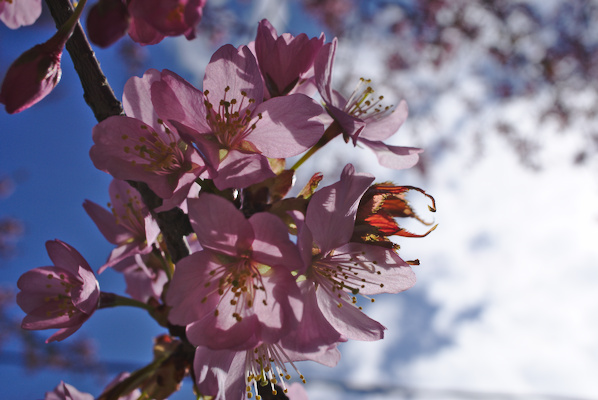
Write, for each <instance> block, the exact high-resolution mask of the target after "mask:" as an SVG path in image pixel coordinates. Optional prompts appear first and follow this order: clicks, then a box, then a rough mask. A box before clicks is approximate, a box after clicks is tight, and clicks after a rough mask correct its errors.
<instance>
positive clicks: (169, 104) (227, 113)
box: [152, 45, 324, 190]
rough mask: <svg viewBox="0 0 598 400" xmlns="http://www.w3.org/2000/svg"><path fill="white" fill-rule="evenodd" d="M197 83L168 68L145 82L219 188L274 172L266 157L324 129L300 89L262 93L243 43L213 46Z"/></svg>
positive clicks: (296, 150) (297, 146) (318, 110)
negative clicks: (272, 94)
mask: <svg viewBox="0 0 598 400" xmlns="http://www.w3.org/2000/svg"><path fill="white" fill-rule="evenodd" d="M203 88H204V91H203V92H201V91H199V90H198V89H196V88H194V87H193V86H192V85H191V84H189V83H188V82H187V81H185V80H184V79H183V78H181V77H179V76H178V75H176V74H174V73H173V72H170V71H166V70H165V71H162V79H161V80H160V81H158V82H156V83H154V84H153V85H152V101H153V104H154V106H155V108H156V111H157V113H158V115H159V116H160V117H161V118H162V119H163V120H165V121H169V122H170V123H171V124H173V125H174V126H175V127H176V128H177V130H178V132H179V133H180V134H181V136H183V137H185V138H187V140H189V141H191V142H192V143H193V144H195V145H196V146H197V148H198V149H199V151H200V152H201V154H202V156H203V157H204V159H205V160H206V163H207V165H208V167H209V169H210V170H211V171H212V172H213V174H212V176H211V177H212V178H213V180H214V184H215V185H216V187H217V188H218V189H220V190H223V189H227V188H231V187H235V188H244V187H247V186H249V185H251V184H254V183H257V182H261V181H263V180H264V179H266V178H269V177H272V176H274V172H272V169H271V168H270V165H269V162H268V158H286V157H290V156H294V155H297V154H300V153H302V152H303V151H305V150H307V149H309V148H310V147H311V146H312V145H313V144H314V143H315V142H316V141H317V140H318V139H319V138H320V137H321V136H322V134H323V133H324V126H323V124H322V122H321V121H320V119H319V116H320V115H321V114H322V107H321V106H320V105H318V104H317V103H316V102H315V101H313V100H312V99H310V98H309V97H307V96H305V95H303V94H293V95H289V96H282V97H275V98H272V99H270V100H267V101H263V97H264V96H263V90H264V85H263V82H262V77H261V75H260V71H259V68H258V65H257V62H256V60H255V57H254V56H253V54H252V53H251V51H250V50H249V49H248V48H247V46H241V47H240V48H239V49H236V48H235V47H233V46H231V45H225V46H222V47H221V48H220V49H218V50H217V51H216V52H215V53H214V55H213V56H212V59H211V60H210V63H209V64H208V66H207V67H206V74H205V78H204V81H203Z"/></svg>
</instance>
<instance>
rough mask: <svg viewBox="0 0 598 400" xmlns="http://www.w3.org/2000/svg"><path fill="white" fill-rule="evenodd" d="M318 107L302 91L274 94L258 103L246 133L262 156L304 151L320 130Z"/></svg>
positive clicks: (276, 155) (312, 142)
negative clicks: (253, 125) (277, 95)
mask: <svg viewBox="0 0 598 400" xmlns="http://www.w3.org/2000/svg"><path fill="white" fill-rule="evenodd" d="M322 113H323V109H322V107H321V106H320V105H319V104H318V103H316V102H315V101H314V100H312V99H310V98H309V97H307V96H305V95H303V94H292V95H289V96H283V97H275V98H272V99H270V100H268V101H266V102H264V103H262V104H260V105H259V106H258V107H257V108H256V109H255V111H254V115H259V114H261V115H262V118H261V119H260V120H258V121H257V122H256V124H255V129H254V130H253V131H252V132H251V133H250V134H249V135H248V136H247V140H248V141H249V142H251V143H253V144H254V145H255V146H256V147H257V148H258V149H259V150H260V151H261V152H262V153H264V155H265V156H267V157H270V158H286V157H291V156H295V155H297V154H300V153H302V152H304V151H305V150H307V149H309V148H310V147H311V146H313V145H314V144H315V143H316V142H317V141H318V140H319V139H320V138H321V137H322V135H323V134H324V125H323V124H322V122H321V121H320V119H319V118H318V117H319V116H320V115H321V114H322Z"/></svg>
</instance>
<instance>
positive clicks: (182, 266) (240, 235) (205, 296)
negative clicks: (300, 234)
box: [166, 193, 302, 350]
mask: <svg viewBox="0 0 598 400" xmlns="http://www.w3.org/2000/svg"><path fill="white" fill-rule="evenodd" d="M188 206H189V218H190V220H191V225H192V227H193V229H194V231H195V232H196V234H197V238H198V240H199V242H200V243H201V245H202V247H203V250H202V251H199V252H197V253H193V254H191V255H189V256H187V257H185V258H183V259H182V260H181V261H179V262H178V263H177V265H176V269H175V272H174V275H173V278H172V281H171V282H170V286H169V290H168V292H167V294H166V303H167V304H168V305H169V306H171V307H172V309H171V311H170V315H169V320H170V322H171V323H173V324H175V325H182V326H186V327H187V338H188V339H189V341H190V342H191V343H192V344H194V345H196V346H207V347H209V348H211V349H215V350H219V349H229V350H246V349H249V348H253V347H256V346H259V345H260V344H261V343H275V342H277V341H278V340H279V339H280V338H281V337H283V336H284V335H285V334H287V333H288V332H289V330H291V329H292V328H293V326H294V325H296V323H297V321H298V319H299V318H300V317H301V315H302V301H301V298H300V294H299V289H298V287H297V284H296V283H295V278H294V277H293V275H292V274H291V271H294V270H297V269H299V268H300V267H301V264H302V261H301V258H300V256H299V252H298V251H297V248H296V246H295V245H294V244H293V243H292V242H291V241H290V239H289V237H288V233H287V228H286V226H285V225H284V224H283V222H282V221H281V220H280V219H279V218H278V217H276V216H274V215H273V214H269V213H257V214H254V215H252V216H251V217H250V218H249V219H246V218H245V216H244V215H243V213H242V212H241V211H239V210H238V209H236V208H235V207H234V205H233V204H232V203H230V202H229V201H228V200H225V199H223V198H222V197H219V196H216V195H213V194H208V193H204V194H202V195H200V197H199V199H189V201H188Z"/></svg>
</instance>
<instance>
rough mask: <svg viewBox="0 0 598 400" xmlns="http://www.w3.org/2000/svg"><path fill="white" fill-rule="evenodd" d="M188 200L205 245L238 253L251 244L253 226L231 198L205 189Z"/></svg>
mask: <svg viewBox="0 0 598 400" xmlns="http://www.w3.org/2000/svg"><path fill="white" fill-rule="evenodd" d="M187 204H188V207H189V219H190V220H191V226H192V227H193V230H194V231H195V233H197V239H198V240H199V243H201V245H202V246H203V248H204V249H210V250H214V251H216V252H219V253H223V254H227V255H229V256H233V257H236V256H238V255H240V254H243V253H244V252H246V251H248V250H249V249H250V248H251V243H252V242H253V239H254V234H253V229H252V227H251V225H250V224H249V222H248V221H247V220H246V219H245V216H244V215H243V213H242V212H241V211H239V210H238V209H237V208H236V207H235V206H234V205H233V204H232V203H231V202H230V201H228V200H226V199H224V198H222V197H220V196H216V195H215V194H210V193H203V194H201V195H200V196H199V198H198V199H189V200H188V201H187Z"/></svg>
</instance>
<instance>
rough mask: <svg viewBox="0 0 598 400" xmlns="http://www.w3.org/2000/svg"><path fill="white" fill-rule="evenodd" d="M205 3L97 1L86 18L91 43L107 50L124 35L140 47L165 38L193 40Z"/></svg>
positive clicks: (199, 0)
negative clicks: (178, 37)
mask: <svg viewBox="0 0 598 400" xmlns="http://www.w3.org/2000/svg"><path fill="white" fill-rule="evenodd" d="M205 4H206V0H131V1H128V2H126V3H125V2H123V1H122V0H100V1H99V2H98V3H96V4H95V5H94V7H93V8H92V9H91V11H90V12H89V16H88V19H87V25H88V32H89V37H90V39H91V41H92V42H93V43H95V44H97V45H99V46H101V47H108V46H110V45H111V44H113V43H114V42H116V41H117V40H118V39H120V38H121V37H122V36H124V34H125V33H127V32H128V33H129V36H130V37H131V39H133V40H134V41H136V42H137V43H139V44H141V45H149V44H156V43H159V42H161V41H162V39H164V38H165V37H166V36H180V35H185V37H186V38H187V39H189V40H191V39H193V38H195V33H196V32H195V30H196V26H197V25H198V24H199V22H200V21H201V17H202V14H203V7H204V6H205Z"/></svg>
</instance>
